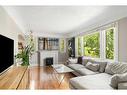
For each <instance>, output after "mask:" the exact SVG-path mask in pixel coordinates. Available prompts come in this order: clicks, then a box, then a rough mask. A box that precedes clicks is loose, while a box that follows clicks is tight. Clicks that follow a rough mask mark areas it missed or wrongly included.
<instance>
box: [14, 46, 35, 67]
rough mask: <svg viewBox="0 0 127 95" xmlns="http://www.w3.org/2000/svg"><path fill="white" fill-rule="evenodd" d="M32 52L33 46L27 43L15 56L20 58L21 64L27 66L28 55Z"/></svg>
mask: <svg viewBox="0 0 127 95" xmlns="http://www.w3.org/2000/svg"><path fill="white" fill-rule="evenodd" d="M32 52H33V46H31V45H27V46H26V47H24V48H22V50H21V52H19V53H18V54H17V55H16V56H15V57H16V58H19V59H21V60H22V63H21V66H29V57H30V56H31V55H32Z"/></svg>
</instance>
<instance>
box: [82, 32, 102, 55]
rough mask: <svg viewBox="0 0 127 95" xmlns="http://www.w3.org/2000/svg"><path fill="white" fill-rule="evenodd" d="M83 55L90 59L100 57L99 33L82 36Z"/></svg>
mask: <svg viewBox="0 0 127 95" xmlns="http://www.w3.org/2000/svg"><path fill="white" fill-rule="evenodd" d="M83 39H84V55H85V56H90V57H100V33H99V32H97V33H94V34H89V35H86V36H84V38H83Z"/></svg>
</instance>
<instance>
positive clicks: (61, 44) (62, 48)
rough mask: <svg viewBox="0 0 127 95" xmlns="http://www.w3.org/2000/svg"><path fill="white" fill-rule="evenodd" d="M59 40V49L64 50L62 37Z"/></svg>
mask: <svg viewBox="0 0 127 95" xmlns="http://www.w3.org/2000/svg"><path fill="white" fill-rule="evenodd" d="M60 42H61V43H60V51H61V52H64V39H61V40H60Z"/></svg>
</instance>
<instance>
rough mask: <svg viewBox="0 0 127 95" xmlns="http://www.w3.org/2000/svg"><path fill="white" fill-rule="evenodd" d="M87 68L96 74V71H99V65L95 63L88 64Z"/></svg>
mask: <svg viewBox="0 0 127 95" xmlns="http://www.w3.org/2000/svg"><path fill="white" fill-rule="evenodd" d="M86 68H87V69H90V70H92V71H94V72H96V71H98V70H99V64H95V63H91V62H88V63H87V64H86Z"/></svg>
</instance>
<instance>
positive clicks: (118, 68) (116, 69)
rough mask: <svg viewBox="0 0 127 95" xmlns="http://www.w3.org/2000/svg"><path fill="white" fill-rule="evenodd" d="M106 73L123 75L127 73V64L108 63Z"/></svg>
mask: <svg viewBox="0 0 127 95" xmlns="http://www.w3.org/2000/svg"><path fill="white" fill-rule="evenodd" d="M105 72H106V73H108V74H112V75H113V74H122V73H125V72H127V64H126V63H107V66H106V68H105Z"/></svg>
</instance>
